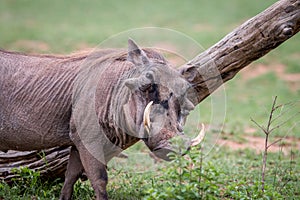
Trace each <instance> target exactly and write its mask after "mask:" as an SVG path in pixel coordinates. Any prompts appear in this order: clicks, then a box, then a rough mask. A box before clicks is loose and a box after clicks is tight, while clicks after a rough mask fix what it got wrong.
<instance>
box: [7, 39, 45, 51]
mask: <svg viewBox="0 0 300 200" xmlns="http://www.w3.org/2000/svg"><path fill="white" fill-rule="evenodd" d="M10 48H12V49H21V50H23V51H26V52H28V53H36V52H47V51H49V49H50V47H49V45H48V44H47V43H45V42H41V41H36V40H17V41H16V42H14V43H12V44H11V45H10Z"/></svg>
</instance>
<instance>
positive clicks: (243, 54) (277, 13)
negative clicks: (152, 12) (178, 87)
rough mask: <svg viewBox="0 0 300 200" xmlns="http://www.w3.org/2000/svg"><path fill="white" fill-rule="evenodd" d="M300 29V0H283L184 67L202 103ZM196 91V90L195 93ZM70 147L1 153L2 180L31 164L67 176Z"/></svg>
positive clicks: (46, 174) (196, 100) (47, 175)
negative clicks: (14, 169) (242, 70)
mask: <svg viewBox="0 0 300 200" xmlns="http://www.w3.org/2000/svg"><path fill="white" fill-rule="evenodd" d="M299 29H300V0H280V1H278V2H277V3H275V4H274V5H272V6H270V7H269V8H268V9H266V10H265V11H263V12H262V13H260V14H258V15H257V16H255V17H254V18H252V19H250V20H248V21H247V22H245V23H244V24H242V25H241V26H240V27H238V28H237V29H235V30H234V31H232V32H231V33H229V34H228V35H227V36H225V37H224V38H223V39H222V40H221V41H219V42H218V43H217V44H215V45H214V46H212V47H211V48H209V49H208V50H206V51H205V52H203V53H201V54H200V55H198V56H197V57H195V58H194V59H193V60H191V61H190V62H188V63H187V64H185V65H184V66H182V67H181V68H180V70H181V72H182V74H183V75H184V76H185V78H186V79H187V80H188V81H189V82H191V83H192V84H193V86H194V89H195V91H196V95H193V96H191V97H190V98H192V99H191V100H192V101H193V103H194V104H195V105H196V104H199V103H200V102H201V101H202V100H203V99H205V98H206V97H207V96H209V95H210V94H211V93H212V92H213V91H214V90H216V89H217V88H218V87H219V86H220V85H222V84H223V83H225V82H226V81H228V80H230V79H232V78H233V77H234V76H235V75H236V74H237V73H238V72H239V70H241V69H242V68H244V67H246V66H247V65H248V64H250V63H251V62H252V61H254V60H257V59H258V58H260V57H262V56H264V55H265V54H267V53H268V52H269V51H271V50H272V49H274V48H276V47H277V46H278V45H280V44H281V43H282V42H284V41H286V40H287V39H289V38H290V37H292V36H293V35H295V34H296V33H297V32H298V31H299ZM194 94H195V93H194ZM69 149H70V148H69V147H56V148H52V149H48V150H44V151H30V152H17V151H9V152H8V153H0V180H5V181H10V180H11V178H13V177H17V175H15V174H14V173H12V172H11V169H12V168H16V167H19V166H27V167H28V168H30V169H34V170H39V171H40V174H41V176H42V177H45V178H55V177H64V171H65V170H66V166H67V162H68V158H69Z"/></svg>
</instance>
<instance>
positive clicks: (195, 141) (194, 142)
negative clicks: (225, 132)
mask: <svg viewBox="0 0 300 200" xmlns="http://www.w3.org/2000/svg"><path fill="white" fill-rule="evenodd" d="M201 125H202V128H201V131H200V133H199V134H198V136H197V137H196V138H194V139H192V141H191V146H192V147H193V146H197V145H198V144H200V143H201V142H202V140H203V138H204V136H205V126H204V124H203V123H202V124H201Z"/></svg>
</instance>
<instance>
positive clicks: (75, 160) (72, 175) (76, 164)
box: [60, 147, 83, 200]
mask: <svg viewBox="0 0 300 200" xmlns="http://www.w3.org/2000/svg"><path fill="white" fill-rule="evenodd" d="M82 173H83V166H82V164H81V160H80V157H79V153H78V151H77V149H76V147H72V148H71V152H70V158H69V162H68V167H67V171H66V174H65V182H64V186H63V188H62V190H61V194H60V200H69V199H71V197H72V193H73V186H74V184H75V182H76V181H77V180H78V178H79V177H80V176H81V174H82Z"/></svg>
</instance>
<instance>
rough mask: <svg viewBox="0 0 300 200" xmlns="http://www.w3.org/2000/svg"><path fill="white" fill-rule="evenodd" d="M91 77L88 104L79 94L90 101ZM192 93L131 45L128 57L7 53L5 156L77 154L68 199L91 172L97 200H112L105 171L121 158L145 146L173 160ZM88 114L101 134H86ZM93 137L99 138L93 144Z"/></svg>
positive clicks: (0, 86) (0, 99)
mask: <svg viewBox="0 0 300 200" xmlns="http://www.w3.org/2000/svg"><path fill="white" fill-rule="evenodd" d="M86 72H89V73H87V74H85V73H86ZM84 75H85V76H86V77H82V76H84ZM87 75H88V76H87ZM90 75H91V76H90ZM92 76H94V79H93V80H92V81H91V82H90V83H89V84H91V83H92V86H94V87H92V88H94V90H91V92H90V93H91V94H92V96H91V97H92V98H91V101H89V99H87V100H85V101H86V102H85V101H82V100H80V94H84V95H83V97H85V94H86V93H82V90H84V89H86V88H84V85H87V81H85V79H87V80H88V79H89V78H90V77H92ZM95 77H96V79H95ZM170 78H171V79H174V80H175V81H174V80H171V79H170ZM82 85H83V86H82ZM126 86H127V87H126ZM90 88H91V87H90ZM90 88H88V89H90ZM187 88H188V84H187V82H186V81H185V80H184V79H182V78H181V77H180V74H179V73H177V72H176V71H174V70H172V69H171V68H170V67H169V66H168V63H167V62H166V61H165V60H164V58H163V57H162V56H161V55H160V54H158V53H156V52H154V51H152V50H145V52H144V51H143V50H140V49H139V48H138V47H137V46H136V45H135V44H134V43H133V42H132V41H129V52H128V53H127V52H125V51H123V52H122V51H119V50H104V51H98V52H94V53H92V54H91V55H88V54H87V53H81V54H76V55H72V56H65V57H61V56H43V55H42V56H40V55H37V56H28V55H24V54H18V53H10V52H5V51H0V93H1V95H0V105H1V107H0V138H1V143H0V150H1V151H7V150H20V151H23V150H24V151H28V150H37V149H46V148H50V147H55V146H73V147H72V150H71V153H70V160H69V164H68V169H67V172H66V180H65V184H64V187H63V189H62V194H61V199H70V198H71V194H72V187H73V185H74V183H75V182H76V180H77V179H78V177H79V176H80V174H81V173H82V172H83V171H84V170H85V171H86V173H87V176H88V178H89V179H90V181H91V183H92V186H93V188H94V190H95V193H96V197H97V199H106V198H107V194H106V189H105V187H106V184H107V175H106V170H105V165H106V162H107V161H108V160H109V159H111V157H113V156H115V155H116V154H119V153H120V151H121V150H123V149H126V148H127V147H129V146H131V145H132V144H134V143H135V142H137V141H138V140H140V139H141V138H142V139H143V140H144V141H145V143H146V144H147V146H148V147H149V148H150V150H151V151H154V153H157V155H158V156H159V157H162V158H167V157H166V154H167V153H168V152H170V151H172V147H171V143H170V142H168V140H169V139H170V138H172V137H174V136H176V135H182V133H181V132H182V128H181V127H182V125H183V124H184V118H185V117H186V115H187V113H188V111H189V110H191V109H192V108H193V106H192V105H191V103H190V102H189V101H188V100H187V99H186V97H185V92H186V90H187ZM87 94H88V93H87ZM87 98H89V97H87ZM78 99H79V100H78ZM82 102H83V104H82ZM149 102H150V103H149ZM85 104H86V105H87V106H85ZM152 104H153V105H152ZM78 105H79V106H78ZM82 105H84V106H83V107H82ZM89 105H90V106H92V110H93V111H92V112H90V111H91V110H88V107H89ZM147 105H148V106H147ZM151 105H152V106H151ZM80 106H81V107H80ZM145 107H146V109H145ZM151 107H152V110H150V108H151ZM85 109H87V110H85ZM80 113H84V114H80ZM85 113H92V116H93V113H94V114H95V116H96V121H95V122H94V124H97V126H95V127H96V129H93V127H94V126H93V127H92V128H91V129H90V126H87V127H85V126H86V125H85V124H89V123H90V121H92V120H93V119H94V118H93V117H92V118H89V117H88V116H89V115H88V116H87V117H86V116H85ZM143 113H144V114H143ZM85 120H86V121H85ZM82 127H83V128H82ZM92 129H93V130H96V135H93V136H90V135H89V133H88V132H87V131H89V130H91V132H92V131H93V130H92ZM94 132H95V131H94ZM86 133H87V134H86ZM180 137H181V136H180ZM99 138H100V139H99ZM98 140H100V141H98ZM103 140H107V141H104V142H103ZM94 142H96V144H94ZM97 142H98V143H97ZM90 144H93V145H90ZM107 144H108V145H111V144H114V145H115V147H116V148H115V147H112V148H108V147H109V146H106V145H107ZM99 146H103V147H102V149H101V148H99V149H98V147H99ZM95 152H96V153H95ZM107 152H109V153H107ZM97 153H100V154H103V155H104V160H102V158H101V155H100V158H99V157H97V155H96V154H97ZM106 154H107V155H106Z"/></svg>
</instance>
